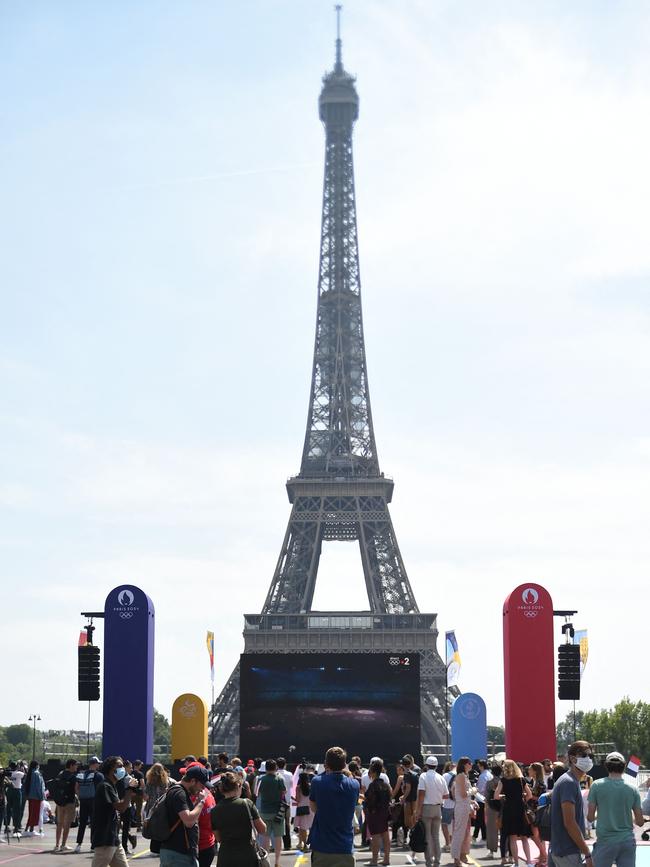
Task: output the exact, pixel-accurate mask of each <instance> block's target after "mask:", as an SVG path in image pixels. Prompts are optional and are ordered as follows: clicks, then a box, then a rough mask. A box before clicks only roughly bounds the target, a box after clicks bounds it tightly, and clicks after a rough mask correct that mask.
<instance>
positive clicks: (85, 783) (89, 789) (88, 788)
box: [77, 771, 95, 801]
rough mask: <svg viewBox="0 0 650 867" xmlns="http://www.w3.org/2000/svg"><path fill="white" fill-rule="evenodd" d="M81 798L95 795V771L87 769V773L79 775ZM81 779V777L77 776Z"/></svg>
mask: <svg viewBox="0 0 650 867" xmlns="http://www.w3.org/2000/svg"><path fill="white" fill-rule="evenodd" d="M79 776H80V777H81V779H80V780H79V800H80V801H81V800H88V799H89V798H94V797H95V772H94V771H86V773H85V774H83V775H82V774H80V775H79ZM77 779H79V777H78V778H77Z"/></svg>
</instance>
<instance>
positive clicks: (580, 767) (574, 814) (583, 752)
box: [551, 741, 594, 867]
mask: <svg viewBox="0 0 650 867" xmlns="http://www.w3.org/2000/svg"><path fill="white" fill-rule="evenodd" d="M567 755H568V759H569V770H568V771H567V772H566V773H565V774H562V776H561V777H560V778H559V779H558V780H557V781H556V783H555V785H554V786H553V791H552V795H551V854H552V856H553V863H554V865H555V867H580V864H581V863H582V859H583V857H584V859H585V862H586V865H587V867H593V865H592V860H591V851H590V849H589V847H588V846H587V843H586V842H585V839H584V829H585V814H584V806H583V799H582V790H581V788H580V780H582V779H583V778H584V777H585V776H586V774H588V773H589V771H590V770H591V769H592V767H593V765H594V762H593V758H594V757H593V753H592V751H591V744H589V743H588V742H587V741H576V742H575V743H573V744H571V746H570V747H569V749H568V751H567Z"/></svg>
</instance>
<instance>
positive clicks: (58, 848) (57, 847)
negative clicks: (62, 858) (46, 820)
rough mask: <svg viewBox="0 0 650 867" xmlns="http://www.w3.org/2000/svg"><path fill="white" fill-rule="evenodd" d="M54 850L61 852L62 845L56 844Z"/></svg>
mask: <svg viewBox="0 0 650 867" xmlns="http://www.w3.org/2000/svg"><path fill="white" fill-rule="evenodd" d="M52 851H53V852H60V851H61V847H60V846H55V847H54V849H52Z"/></svg>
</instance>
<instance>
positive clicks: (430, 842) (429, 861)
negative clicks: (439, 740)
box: [415, 756, 449, 867]
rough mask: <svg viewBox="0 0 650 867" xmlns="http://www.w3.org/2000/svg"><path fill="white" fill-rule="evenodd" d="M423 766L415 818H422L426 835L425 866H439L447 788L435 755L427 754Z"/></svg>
mask: <svg viewBox="0 0 650 867" xmlns="http://www.w3.org/2000/svg"><path fill="white" fill-rule="evenodd" d="M424 767H425V773H423V774H420V780H419V782H418V801H417V806H416V808H415V820H416V822H417V820H418V819H422V822H423V824H424V830H425V832H426V835H427V848H426V852H425V853H424V859H425V862H426V865H427V867H439V865H440V821H441V819H442V804H443V802H444V801H447V800H448V799H449V789H448V787H447V783H446V782H445V780H444V779H443V777H441V776H440V774H439V773H438V770H437V768H438V759H437V758H436V757H435V756H427V759H426V761H425V763H424Z"/></svg>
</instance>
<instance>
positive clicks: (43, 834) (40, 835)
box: [34, 828, 45, 837]
mask: <svg viewBox="0 0 650 867" xmlns="http://www.w3.org/2000/svg"><path fill="white" fill-rule="evenodd" d="M34 836H35V837H44V836H45V831H44V830H43V829H42V828H39V829H38V831H34Z"/></svg>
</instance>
